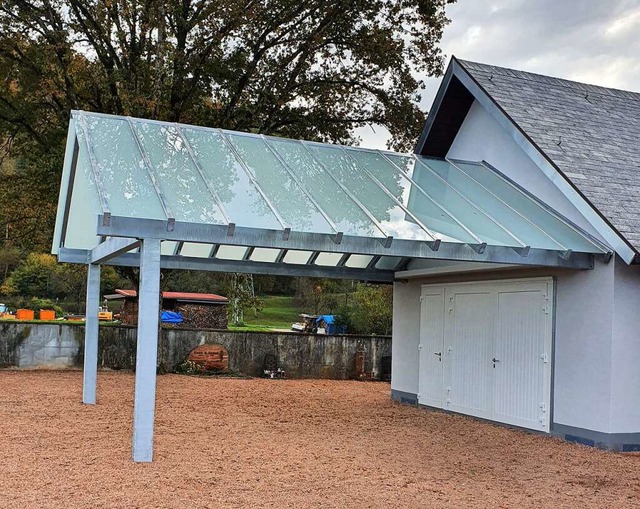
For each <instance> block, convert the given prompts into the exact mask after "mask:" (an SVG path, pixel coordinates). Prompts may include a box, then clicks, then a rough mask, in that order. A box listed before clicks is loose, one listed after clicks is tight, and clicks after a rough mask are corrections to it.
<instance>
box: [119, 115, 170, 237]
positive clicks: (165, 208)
mask: <svg viewBox="0 0 640 509" xmlns="http://www.w3.org/2000/svg"><path fill="white" fill-rule="evenodd" d="M126 119H127V124H128V125H129V128H130V129H131V134H132V135H133V139H134V140H135V142H136V146H137V147H138V151H139V152H140V155H141V156H142V161H143V163H144V167H145V168H146V170H147V174H148V175H149V178H150V179H151V184H152V185H153V189H154V190H155V192H156V195H157V196H158V200H160V205H161V206H162V210H163V211H164V215H165V216H166V218H167V230H172V229H173V225H174V223H175V222H176V217H175V216H174V215H173V212H172V211H171V207H170V206H169V202H168V201H167V199H166V197H165V195H164V192H163V191H162V188H161V187H160V183H159V182H158V179H157V177H156V173H155V170H154V169H153V165H152V164H151V160H150V159H149V154H147V151H146V150H145V149H144V147H143V146H142V142H141V141H140V138H139V137H138V133H137V130H136V127H135V125H134V123H133V120H132V119H131V117H126Z"/></svg>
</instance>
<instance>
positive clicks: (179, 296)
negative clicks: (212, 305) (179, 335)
mask: <svg viewBox="0 0 640 509" xmlns="http://www.w3.org/2000/svg"><path fill="white" fill-rule="evenodd" d="M116 293H117V294H119V295H122V296H123V297H137V296H138V292H136V291H135V290H121V289H116ZM162 298H163V299H175V300H184V301H198V302H228V299H227V298H226V297H223V296H222V295H216V294H215V293H189V292H162Z"/></svg>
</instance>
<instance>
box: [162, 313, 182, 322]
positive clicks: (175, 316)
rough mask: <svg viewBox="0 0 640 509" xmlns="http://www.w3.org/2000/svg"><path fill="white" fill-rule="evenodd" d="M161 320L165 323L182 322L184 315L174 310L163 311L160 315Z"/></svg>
mask: <svg viewBox="0 0 640 509" xmlns="http://www.w3.org/2000/svg"><path fill="white" fill-rule="evenodd" d="M160 321H161V322H164V323H182V315H181V314H180V313H175V312H174V311H163V312H162V314H161V315H160Z"/></svg>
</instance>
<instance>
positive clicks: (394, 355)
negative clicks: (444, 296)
mask: <svg viewBox="0 0 640 509" xmlns="http://www.w3.org/2000/svg"><path fill="white" fill-rule="evenodd" d="M420 291H421V289H420V283H419V282H418V281H416V280H413V281H410V282H408V283H394V284H393V330H392V333H391V334H392V341H391V389H392V390H396V391H402V392H408V393H411V394H418V345H419V344H420Z"/></svg>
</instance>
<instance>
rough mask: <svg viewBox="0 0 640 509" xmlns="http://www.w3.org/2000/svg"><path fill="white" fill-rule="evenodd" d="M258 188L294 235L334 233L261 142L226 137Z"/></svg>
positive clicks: (244, 138) (232, 136) (239, 136)
mask: <svg viewBox="0 0 640 509" xmlns="http://www.w3.org/2000/svg"><path fill="white" fill-rule="evenodd" d="M227 136H228V139H229V140H230V141H231V143H233V145H234V147H235V148H236V150H237V151H238V153H239V155H240V157H241V158H242V160H243V161H244V162H245V164H246V165H247V167H248V168H249V170H250V171H251V172H252V174H253V176H254V178H255V179H256V181H257V183H258V185H259V186H260V188H261V189H262V190H263V191H264V193H265V194H266V195H267V196H268V197H269V201H270V202H271V204H272V205H273V206H274V207H275V209H276V210H277V211H278V213H279V214H280V215H281V216H282V218H283V219H284V220H285V222H286V223H287V224H288V225H289V226H290V227H291V229H292V230H295V231H303V232H318V233H332V232H333V229H332V228H331V225H330V224H329V223H328V222H327V220H326V219H325V218H324V217H323V216H322V214H321V213H320V211H319V210H318V209H317V208H316V206H315V205H314V204H313V202H311V200H309V198H308V197H307V196H305V194H304V193H303V192H302V189H300V187H299V186H298V184H297V183H296V182H295V180H294V179H293V178H292V177H291V175H289V173H288V172H287V170H286V169H285V168H284V167H283V166H282V164H281V163H280V161H278V159H277V157H276V156H275V155H274V154H273V153H272V152H271V151H270V150H269V149H268V147H267V146H266V145H265V144H264V141H263V140H262V139H261V138H256V137H252V136H241V135H235V134H228V135H227Z"/></svg>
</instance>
